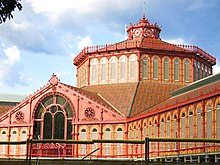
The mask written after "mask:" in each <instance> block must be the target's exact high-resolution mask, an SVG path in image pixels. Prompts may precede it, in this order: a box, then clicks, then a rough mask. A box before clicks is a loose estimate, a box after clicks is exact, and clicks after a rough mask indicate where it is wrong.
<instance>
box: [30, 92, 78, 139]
mask: <svg viewBox="0 0 220 165" xmlns="http://www.w3.org/2000/svg"><path fill="white" fill-rule="evenodd" d="M74 112H75V111H72V107H71V105H70V103H69V102H68V101H67V100H66V99H65V98H64V97H62V96H60V95H50V96H47V97H46V98H44V99H43V100H42V101H41V102H40V103H39V104H38V107H37V108H36V111H35V116H34V118H35V120H34V139H39V138H43V139H72V117H73V115H75V113H74ZM41 125H43V131H41V129H42V128H41Z"/></svg>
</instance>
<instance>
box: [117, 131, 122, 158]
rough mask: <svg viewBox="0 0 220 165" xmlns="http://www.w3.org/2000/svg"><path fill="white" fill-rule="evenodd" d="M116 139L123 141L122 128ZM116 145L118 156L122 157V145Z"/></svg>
mask: <svg viewBox="0 0 220 165" xmlns="http://www.w3.org/2000/svg"><path fill="white" fill-rule="evenodd" d="M116 139H118V140H122V139H123V131H122V129H121V128H118V129H117V133H116ZM116 145H117V150H116V153H117V155H121V154H122V143H117V144H116Z"/></svg>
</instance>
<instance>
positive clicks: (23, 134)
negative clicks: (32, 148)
mask: <svg viewBox="0 0 220 165" xmlns="http://www.w3.org/2000/svg"><path fill="white" fill-rule="evenodd" d="M26 136H27V133H26V131H22V132H21V141H26V140H27V137H26ZM26 146H27V145H26V144H23V145H21V146H20V150H21V153H20V154H21V155H22V156H25V155H26Z"/></svg>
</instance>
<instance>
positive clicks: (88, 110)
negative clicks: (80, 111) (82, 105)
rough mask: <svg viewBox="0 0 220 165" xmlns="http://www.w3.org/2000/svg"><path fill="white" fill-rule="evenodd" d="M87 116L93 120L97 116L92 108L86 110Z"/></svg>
mask: <svg viewBox="0 0 220 165" xmlns="http://www.w3.org/2000/svg"><path fill="white" fill-rule="evenodd" d="M85 116H86V117H87V118H93V117H94V116H95V111H94V110H93V109H92V108H86V110H85Z"/></svg>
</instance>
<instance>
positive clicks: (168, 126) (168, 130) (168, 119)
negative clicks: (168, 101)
mask: <svg viewBox="0 0 220 165" xmlns="http://www.w3.org/2000/svg"><path fill="white" fill-rule="evenodd" d="M170 127H171V124H170V116H168V117H167V138H170V137H171V136H170V135H171V129H170ZM169 149H170V142H167V150H169Z"/></svg>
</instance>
